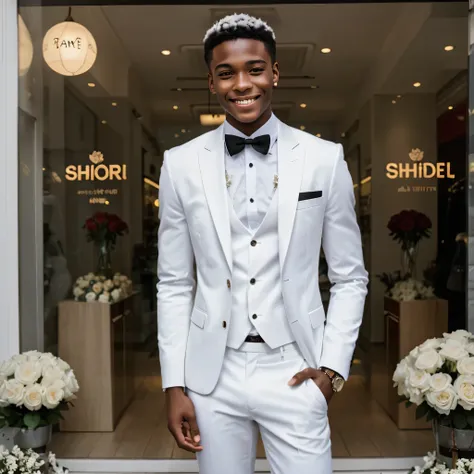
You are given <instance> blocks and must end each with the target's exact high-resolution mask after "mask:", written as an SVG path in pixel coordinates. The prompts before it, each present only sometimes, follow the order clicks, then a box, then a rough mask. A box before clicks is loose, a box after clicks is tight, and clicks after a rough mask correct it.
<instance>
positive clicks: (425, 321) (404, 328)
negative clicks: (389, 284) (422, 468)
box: [384, 297, 448, 429]
mask: <svg viewBox="0 0 474 474" xmlns="http://www.w3.org/2000/svg"><path fill="white" fill-rule="evenodd" d="M384 310H385V313H386V319H385V331H386V332H385V334H386V367H387V370H388V377H387V381H388V386H387V390H388V406H387V411H388V413H389V415H390V417H391V418H392V419H393V421H394V422H395V423H396V424H397V426H398V428H400V429H429V428H430V427H431V423H428V422H426V421H424V420H423V419H421V420H417V419H416V417H415V411H416V406H411V407H410V408H406V406H405V403H403V402H402V403H399V401H398V400H399V396H398V393H397V389H396V388H394V387H393V381H392V376H393V373H394V372H395V369H396V368H397V364H398V363H399V362H400V361H401V360H402V359H403V358H404V357H405V356H407V355H408V354H409V353H410V352H411V350H412V349H414V348H415V347H416V346H418V345H420V344H422V343H423V342H424V341H426V340H427V339H431V338H433V337H441V336H442V335H443V333H444V332H447V331H448V302H447V301H446V300H440V299H432V300H414V301H402V302H399V301H396V300H393V299H391V298H387V297H385V301H384Z"/></svg>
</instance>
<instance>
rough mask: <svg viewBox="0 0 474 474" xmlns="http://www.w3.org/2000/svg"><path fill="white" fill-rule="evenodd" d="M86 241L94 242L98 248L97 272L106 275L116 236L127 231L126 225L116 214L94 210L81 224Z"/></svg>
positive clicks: (109, 266)
mask: <svg viewBox="0 0 474 474" xmlns="http://www.w3.org/2000/svg"><path fill="white" fill-rule="evenodd" d="M83 229H85V230H86V237H87V241H88V242H94V244H95V245H96V246H97V248H98V250H99V261H98V269H97V272H98V273H100V274H101V275H108V274H110V272H111V266H112V264H111V258H110V254H111V252H112V251H113V250H114V249H115V245H116V243H117V237H120V236H123V235H124V234H125V233H127V232H128V225H127V224H126V223H125V222H124V221H123V220H122V219H121V218H120V217H118V216H117V215H116V214H109V213H108V212H96V213H95V214H94V215H93V216H92V217H89V218H88V219H87V220H86V222H85V223H84V225H83Z"/></svg>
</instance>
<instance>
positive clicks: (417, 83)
mask: <svg viewBox="0 0 474 474" xmlns="http://www.w3.org/2000/svg"><path fill="white" fill-rule="evenodd" d="M420 86H421V82H415V83H414V84H413V87H420Z"/></svg>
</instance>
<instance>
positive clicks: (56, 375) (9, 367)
mask: <svg viewBox="0 0 474 474" xmlns="http://www.w3.org/2000/svg"><path fill="white" fill-rule="evenodd" d="M78 390H79V385H78V383H77V380H76V376H75V375H74V371H73V370H72V369H71V367H70V366H69V364H67V363H66V362H65V361H63V360H62V359H60V358H59V357H55V356H54V355H53V354H50V353H41V352H38V351H29V352H25V353H22V354H17V355H14V356H13V357H11V358H10V359H8V360H6V361H4V362H2V363H1V364H0V428H4V427H7V426H9V427H15V428H21V429H35V428H38V427H40V426H48V425H53V424H56V423H58V422H59V420H60V419H62V418H63V417H62V414H61V411H62V410H67V409H68V408H69V405H70V404H72V403H71V402H72V400H74V399H75V398H76V396H75V393H76V392H77V391H78Z"/></svg>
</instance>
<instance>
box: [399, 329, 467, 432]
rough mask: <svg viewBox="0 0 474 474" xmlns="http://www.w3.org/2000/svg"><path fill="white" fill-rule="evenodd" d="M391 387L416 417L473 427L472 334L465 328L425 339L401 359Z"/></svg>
mask: <svg viewBox="0 0 474 474" xmlns="http://www.w3.org/2000/svg"><path fill="white" fill-rule="evenodd" d="M392 379H393V382H394V387H397V389H398V395H399V396H400V397H401V400H402V401H403V400H405V402H406V404H407V406H410V405H412V404H415V405H417V410H416V417H417V418H424V417H425V418H426V420H427V421H431V420H437V421H438V422H439V423H440V424H441V425H445V426H450V427H454V428H457V429H465V428H469V427H470V428H474V412H473V411H472V409H473V408H474V336H473V335H472V333H470V332H468V331H465V330H457V331H454V332H452V333H444V334H443V337H442V338H433V339H428V340H426V341H425V342H424V343H423V344H421V345H419V346H417V347H415V348H414V349H413V350H412V351H411V352H410V354H408V356H406V357H405V358H404V359H402V360H401V361H400V362H399V364H398V365H397V368H396V370H395V372H394V374H393V378H392Z"/></svg>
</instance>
